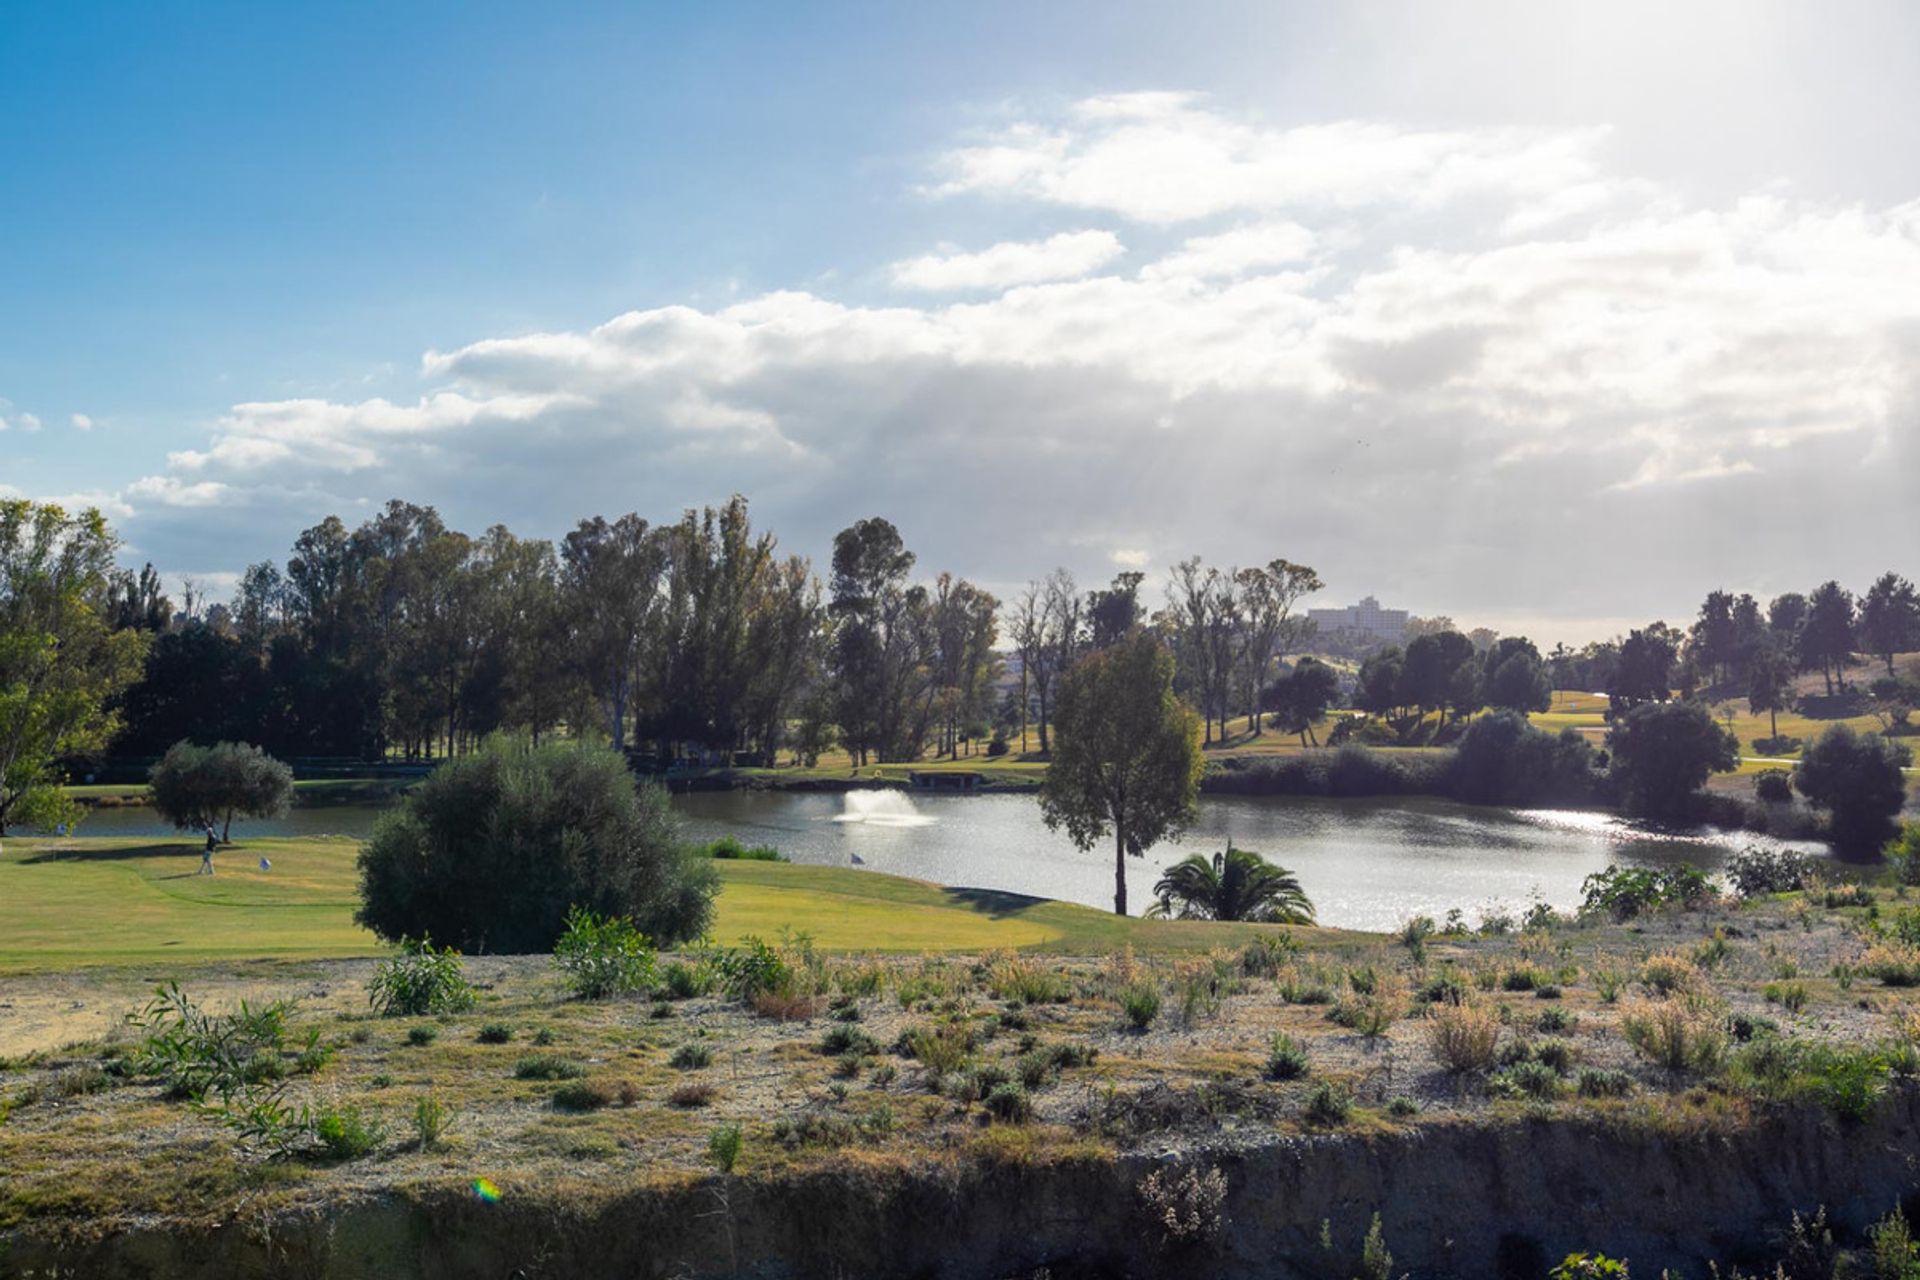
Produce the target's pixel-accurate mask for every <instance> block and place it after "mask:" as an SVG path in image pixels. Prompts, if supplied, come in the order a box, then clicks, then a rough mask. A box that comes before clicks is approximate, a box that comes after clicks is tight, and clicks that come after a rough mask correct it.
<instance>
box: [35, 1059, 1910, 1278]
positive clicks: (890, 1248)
mask: <svg viewBox="0 0 1920 1280" xmlns="http://www.w3.org/2000/svg"><path fill="white" fill-rule="evenodd" d="M1917 1156H1920V1086H1915V1085H1913V1084H1911V1083H1907V1084H1902V1085H1897V1086H1896V1087H1895V1088H1893V1089H1892V1090H1891V1091H1889V1093H1888V1094H1887V1095H1886V1096H1885V1097H1884V1098H1883V1099H1882V1101H1881V1102H1880V1104H1879V1106H1878V1108H1877V1109H1876V1111H1875V1113H1874V1116H1873V1118H1872V1119H1871V1120H1869V1121H1867V1122H1865V1123H1863V1124H1858V1125H1845V1124H1842V1123H1841V1122H1838V1121H1836V1120H1835V1119H1834V1118H1833V1117H1832V1116H1831V1115H1830V1114H1828V1113H1826V1112H1824V1111H1820V1110H1817V1109H1812V1108H1784V1109H1778V1110H1773V1111H1770V1112H1767V1113H1764V1114H1762V1115H1761V1116H1759V1118H1757V1119H1755V1120H1753V1121H1752V1122H1750V1123H1747V1124H1744V1125H1741V1126H1739V1127H1729V1126H1728V1125H1727V1124H1726V1123H1724V1121H1723V1122H1721V1123H1715V1122H1713V1121H1711V1120H1709V1119H1708V1118H1706V1116H1704V1115H1703V1116H1702V1119H1701V1123H1700V1124H1698V1125H1697V1126H1693V1127H1691V1128H1688V1129H1685V1130H1684V1131H1677V1130H1676V1129H1675V1127H1673V1126H1672V1124H1671V1121H1670V1120H1669V1121H1668V1122H1667V1123H1665V1124H1663V1125H1662V1126H1660V1127H1658V1128H1655V1127H1642V1126H1640V1125H1638V1124H1636V1123H1635V1122H1634V1121H1632V1120H1630V1119H1628V1118H1627V1117H1625V1116H1618V1117H1613V1118H1609V1119H1605V1120H1596V1119H1592V1118H1569V1117H1560V1118H1546V1117H1540V1118H1524V1117H1523V1118H1518V1119H1508V1120H1504V1121H1488V1120H1481V1121H1462V1122H1460V1123H1455V1124H1446V1125H1428V1126H1422V1127H1419V1128H1414V1129H1406V1130H1394V1131H1389V1132H1382V1133H1376V1134H1355V1133H1344V1134H1330V1135H1326V1136H1304V1137H1289V1138H1275V1137H1272V1136H1266V1137H1263V1138H1259V1139H1255V1140H1253V1141H1250V1142H1245V1143H1242V1144H1240V1145H1237V1146H1227V1145H1216V1146H1214V1147H1211V1148H1209V1149H1206V1150H1197V1149H1188V1150H1185V1151H1183V1152H1181V1153H1180V1154H1179V1155H1178V1156H1172V1155H1168V1156H1163V1157H1158V1158H1156V1157H1154V1156H1151V1155H1146V1154H1137V1155H1132V1156H1126V1157H1121V1158H1117V1159H1105V1158H1078V1159H1069V1160H1062V1161H1048V1160H1045V1159H1044V1158H1043V1159H1041V1160H1038V1161H1033V1162H1029V1163H1011V1164H983V1163H978V1162H976V1163H972V1164H962V1163H956V1162H949V1161H941V1160H938V1159H936V1160H931V1161H921V1162H913V1161H905V1160H895V1159H875V1158H873V1157H872V1156H871V1155H867V1156H849V1157H847V1158H845V1159H842V1160H838V1161H835V1162H832V1163H829V1164H827V1165H825V1166H822V1167H818V1168H814V1169H811V1170H808V1171H806V1172H794V1173H788V1174H785V1175H776V1176H770V1177H766V1178H755V1177H742V1178H721V1177H718V1176H714V1177H709V1178H704V1179H696V1180H680V1181H676V1182H674V1183H672V1184H671V1185H668V1186H664V1187H648V1188H645V1189H635V1190H631V1191H626V1192H623V1191H621V1190H619V1189H618V1188H610V1187H607V1186H604V1185H603V1186H597V1187H596V1186H591V1185H581V1186H577V1187H540V1186H519V1185H512V1184H509V1185H506V1186H504V1187H503V1188H502V1189H501V1190H502V1194H501V1196H500V1198H499V1200H498V1201H497V1202H492V1203H489V1202H487V1201H483V1200H482V1199H480V1198H479V1197H477V1196H475V1195H473V1194H472V1193H471V1192H470V1191H468V1190H467V1189H465V1188H461V1187H451V1186H444V1185H443V1186H420V1187H415V1188H412V1189H405V1190H402V1191H398V1192H389V1193H386V1194H384V1195H380V1196H374V1197H368V1198H362V1199H357V1200H350V1201H333V1202H321V1203H319V1204H316V1205H311V1206H308V1207H305V1208H303V1209H299V1210H287V1209H281V1210H279V1211H276V1212H275V1213H274V1214H272V1215H271V1216H259V1217H250V1216H249V1215H248V1214H247V1213H246V1212H245V1211H244V1209H243V1210H241V1211H240V1212H238V1213H236V1214H235V1215H234V1217H233V1218H232V1219H231V1220H229V1221H225V1222H222V1223H218V1224H205V1223H193V1224H189V1223H174V1222H166V1221H148V1222H140V1223H134V1224H127V1225H124V1226H120V1227H117V1228H114V1229H111V1230H107V1231H105V1232H102V1233H99V1234H98V1235H95V1234H94V1233H93V1232H91V1231H86V1230H85V1229H82V1228H76V1227H74V1226H71V1225H70V1226H69V1228H68V1231H69V1232H70V1233H72V1234H69V1235H68V1236H67V1237H66V1238H65V1239H61V1238H58V1237H54V1236H49V1235H42V1234H35V1233H32V1232H29V1231H22V1232H19V1233H16V1234H15V1235H13V1236H12V1237H11V1238H10V1239H7V1240H6V1241H5V1242H4V1248H0V1276H5V1277H8V1280H12V1278H13V1277H27V1276H51V1275H62V1276H67V1275H73V1276H86V1277H102V1278H114V1280H119V1278H123V1277H124V1278H129V1280H131V1278H135V1277H138V1278H141V1280H146V1278H149V1277H153V1278H157V1277H182V1278H185V1277H209V1278H211V1277H235V1278H240V1277H246V1278H252V1277H263V1278H264V1277H285V1276H311V1277H326V1278H327V1280H336V1278H338V1280H345V1278H348V1277H353V1278H359V1277H382V1278H385V1280H408V1278H413V1277H419V1278H421V1280H467V1278H469V1277H471V1278H473V1280H499V1278H502V1277H529V1278H531V1277H563V1276H564V1277H621V1278H623V1280H626V1278H641V1277H645V1278H656V1277H657V1278H659V1280H670V1278H674V1277H702V1276H728V1275H747V1276H755V1277H767V1278H769V1280H771V1278H774V1277H780V1278H785V1277H794V1278H796V1280H797V1278H800V1277H807V1278H812V1277H819V1278H821V1280H829V1278H831V1280H855V1278H857V1277H876V1278H878V1277H887V1278H892V1277H901V1276H927V1277H943V1278H945V1277H951V1278H954V1280H959V1278H961V1277H982V1278H993V1277H1014V1276H1019V1277H1027V1276H1033V1275H1036V1274H1038V1273H1040V1272H1042V1271H1044V1272H1046V1273H1048V1274H1050V1275H1051V1276H1052V1277H1054V1278H1055V1280H1061V1278H1064V1277H1080V1276H1085V1277H1120V1276H1154V1275H1180V1276H1183V1277H1223V1278H1226V1277H1235V1278H1237V1277H1248V1278H1252V1277H1262V1278H1265V1277H1281V1278H1288V1277H1322V1276H1350V1275H1352V1274H1354V1273H1355V1269H1356V1267H1357V1265H1358V1262H1359V1252H1360V1241H1361V1239H1362V1237H1363V1235H1364V1234H1365V1232H1366V1230H1367V1226H1368V1223H1369V1222H1370V1221H1371V1219H1372V1217H1373V1215H1374V1214H1375V1213H1378V1214H1379V1215H1380V1218H1381V1223H1382V1227H1383V1231H1384V1237H1385V1240H1386V1243H1387V1245H1388V1246H1389V1247H1390V1249H1391V1250H1392V1253H1393V1271H1394V1274H1396V1275H1399V1274H1402V1273H1411V1274H1413V1275H1459V1276H1516V1277H1519V1276H1525V1277H1541V1276H1544V1275H1545V1273H1546V1270H1547V1269H1548V1268H1549V1267H1550V1266H1551V1265H1552V1264H1553V1263H1554V1262H1555V1261H1557V1260H1558V1259H1559V1258H1560V1257H1562V1256H1563V1255H1564V1254H1566V1253H1568V1252H1571V1251H1574V1250H1585V1249H1594V1250H1602V1251H1604V1252H1606V1253H1608V1254H1610V1255H1611V1256H1614V1257H1625V1258H1627V1259H1629V1260H1630V1261H1631V1263H1632V1265H1633V1269H1634V1273H1635V1274H1636V1275H1643V1276H1656V1275H1659V1274H1660V1271H1661V1269H1662V1268H1672V1269H1674V1271H1675V1272H1676V1274H1687V1275H1696V1276H1697V1275H1704V1274H1706V1271H1707V1266H1708V1263H1709V1262H1717V1263H1719V1264H1720V1265H1721V1267H1722V1269H1723V1271H1725V1269H1726V1268H1727V1267H1728V1266H1729V1264H1743V1265H1746V1266H1749V1267H1752V1266H1756V1265H1759V1264H1761V1263H1762V1262H1763V1261H1765V1260H1766V1259H1769V1258H1773V1257H1777V1256H1778V1254H1779V1252H1780V1249H1781V1247H1782V1243H1783V1240H1784V1237H1785V1234H1786V1232H1787V1229H1788V1227H1789V1224H1790V1222H1791V1218H1792V1215H1793V1214H1794V1213H1795V1212H1796V1211H1797V1212H1800V1213H1803V1214H1810V1213H1812V1212H1813V1211H1814V1210H1815V1209H1816V1208H1817V1207H1819V1206H1825V1208H1826V1210H1827V1215H1828V1218H1829V1221H1830V1222H1831V1223H1832V1224H1833V1226H1834V1228H1835V1231H1836V1233H1837V1234H1839V1235H1841V1236H1843V1237H1844V1236H1846V1235H1847V1234H1849V1233H1857V1232H1859V1231H1860V1230H1861V1229H1863V1228H1864V1226H1865V1225H1866V1224H1867V1223H1868V1222H1870V1221H1872V1220H1873V1219H1875V1218H1878V1217H1880V1216H1882V1215H1884V1214H1885V1213H1886V1212H1887V1211H1888V1210H1889V1209H1890V1208H1892V1207H1893V1206H1895V1205H1896V1204H1898V1203H1899V1202H1900V1201H1901V1200H1902V1199H1903V1198H1904V1197H1906V1196H1907V1195H1908V1194H1909V1193H1910V1192H1911V1191H1913V1189H1914V1188H1915V1187H1916V1186H1920V1172H1917V1171H1916V1157H1917ZM1156 1168H1159V1169H1162V1170H1165V1171H1168V1172H1170V1173H1171V1172H1182V1171H1184V1170H1186V1169H1189V1168H1191V1169H1196V1170H1200V1171H1203V1172H1204V1171H1205V1170H1208V1169H1210V1168H1218V1169H1219V1171H1220V1172H1221V1173H1222V1174H1223V1175H1224V1177H1225V1180H1226V1188H1227V1193H1226V1198H1225V1201H1224V1204H1223V1205H1222V1206H1221V1209H1222V1213H1223V1217H1224V1221H1223V1222H1222V1223H1221V1225H1220V1226H1219V1228H1218V1229H1217V1230H1216V1231H1211V1232H1208V1231H1204V1230H1203V1231H1202V1232H1200V1233H1199V1238H1195V1239H1189V1240H1186V1241H1178V1240H1175V1241H1169V1240H1168V1239H1167V1237H1166V1232H1165V1230H1164V1226H1163V1223H1162V1221H1161V1220H1160V1219H1159V1218H1158V1217H1157V1216H1156V1210H1155V1209H1153V1208H1152V1207H1150V1206H1149V1205H1148V1204H1147V1203H1146V1202H1145V1201H1143V1198H1142V1195H1141V1193H1140V1183H1141V1181H1142V1179H1143V1178H1144V1177H1145V1176H1146V1175H1147V1174H1148V1173H1149V1172H1151V1171H1153V1170H1154V1169H1156ZM1203 1216H1204V1215H1203ZM82 1236H91V1237H92V1238H81V1237H82ZM1329 1240H1330V1241H1331V1247H1329V1246H1328V1243H1327V1241H1329Z"/></svg>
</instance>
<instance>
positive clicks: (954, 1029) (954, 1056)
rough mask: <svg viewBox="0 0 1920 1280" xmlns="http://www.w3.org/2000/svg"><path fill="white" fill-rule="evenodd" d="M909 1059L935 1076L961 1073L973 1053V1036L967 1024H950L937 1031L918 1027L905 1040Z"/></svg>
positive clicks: (939, 1027)
mask: <svg viewBox="0 0 1920 1280" xmlns="http://www.w3.org/2000/svg"><path fill="white" fill-rule="evenodd" d="M901 1043H902V1047H904V1048H905V1049H906V1051H907V1056H909V1057H911V1058H913V1059H914V1060H915V1061H917V1062H919V1064H920V1065H921V1066H923V1067H925V1068H926V1069H927V1073H928V1074H929V1075H933V1076H943V1075H946V1074H947V1073H948V1072H950V1071H955V1070H958V1069H959V1067H960V1065H961V1064H962V1063H964V1062H965V1061H966V1060H967V1055H969V1054H971V1053H972V1052H973V1032H972V1030H971V1028H969V1027H967V1026H966V1025H965V1024H964V1023H958V1022H947V1023H942V1024H941V1025H939V1026H937V1027H916V1028H913V1029H912V1030H909V1031H907V1032H906V1033H905V1034H904V1035H903V1036H902V1037H901Z"/></svg>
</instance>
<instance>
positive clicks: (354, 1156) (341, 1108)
mask: <svg viewBox="0 0 1920 1280" xmlns="http://www.w3.org/2000/svg"><path fill="white" fill-rule="evenodd" d="M312 1127H313V1138H314V1141H315V1142H317V1143H318V1144H319V1145H320V1148H321V1150H323V1151H325V1152H326V1153H327V1154H328V1155H330V1156H332V1157H333V1158H334V1159H335V1160H358V1159H360V1158H361V1157H362V1156H367V1155H371V1154H373V1152H374V1151H375V1150H377V1149H378V1148H379V1146H380V1144H381V1143H382V1142H385V1141H386V1139H387V1127H386V1125H384V1124H383V1123H381V1122H380V1120H379V1119H377V1118H376V1117H374V1116H370V1115H368V1114H367V1113H365V1112H364V1111H362V1110H361V1109H360V1108H359V1106H358V1105H356V1104H354V1103H345V1104H329V1105H327V1106H325V1107H322V1108H321V1109H320V1110H318V1111H316V1112H314V1113H313V1116H312Z"/></svg>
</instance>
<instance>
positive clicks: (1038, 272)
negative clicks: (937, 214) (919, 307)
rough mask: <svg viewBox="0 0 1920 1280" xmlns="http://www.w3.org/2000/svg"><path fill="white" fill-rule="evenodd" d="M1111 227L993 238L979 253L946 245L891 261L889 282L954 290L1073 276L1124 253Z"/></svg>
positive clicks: (992, 287) (1074, 277)
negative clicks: (937, 250)
mask: <svg viewBox="0 0 1920 1280" xmlns="http://www.w3.org/2000/svg"><path fill="white" fill-rule="evenodd" d="M1125 252H1126V249H1125V247H1124V246H1123V245H1122V244H1121V243H1120V237H1118V236H1116V235H1114V234H1113V232H1111V231H1063V232H1061V233H1060V234H1058V235H1054V236H1049V237H1047V238H1046V239H1045V240H1029V241H1014V240H1009V241H1005V242H1003V243H1001V244H996V245H994V246H993V247H992V248H990V249H982V250H981V251H980V252H978V253H961V252H958V251H957V250H948V251H944V252H942V253H936V254H928V255H926V256H924V257H919V258H908V259H906V260H904V261H901V262H896V263H894V264H893V266H892V267H891V268H890V271H891V274H892V277H893V282H894V283H895V284H896V285H899V286H901V287H903V288H908V289H927V290H933V291H938V292H943V293H944V292H957V291H962V290H976V289H1005V288H1008V287H1010V286H1013V285H1020V284H1035V283H1038V282H1040V281H1043V280H1075V279H1078V278H1079V277H1081V276H1084V275H1086V274H1088V273H1089V272H1092V271H1097V270H1099V269H1100V268H1101V267H1104V266H1105V265H1107V263H1109V262H1112V261H1113V260H1114V259H1115V258H1117V257H1119V256H1120V255H1121V254H1123V253H1125Z"/></svg>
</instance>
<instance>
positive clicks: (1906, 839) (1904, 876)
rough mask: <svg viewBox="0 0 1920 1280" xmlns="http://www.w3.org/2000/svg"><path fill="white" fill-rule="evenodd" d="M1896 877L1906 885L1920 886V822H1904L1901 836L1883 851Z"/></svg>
mask: <svg viewBox="0 0 1920 1280" xmlns="http://www.w3.org/2000/svg"><path fill="white" fill-rule="evenodd" d="M1883 852H1884V853H1885V855H1886V859H1887V862H1888V863H1889V864H1891V865H1892V867H1893V874H1894V877H1895V878H1896V879H1897V880H1899V882H1900V883H1901V884H1904V885H1920V822H1903V823H1901V824H1900V834H1899V835H1897V836H1895V837H1894V838H1893V839H1892V840H1890V841H1888V843H1887V847H1886V849H1885V850H1884V851H1883Z"/></svg>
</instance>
